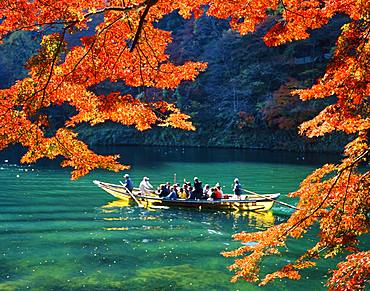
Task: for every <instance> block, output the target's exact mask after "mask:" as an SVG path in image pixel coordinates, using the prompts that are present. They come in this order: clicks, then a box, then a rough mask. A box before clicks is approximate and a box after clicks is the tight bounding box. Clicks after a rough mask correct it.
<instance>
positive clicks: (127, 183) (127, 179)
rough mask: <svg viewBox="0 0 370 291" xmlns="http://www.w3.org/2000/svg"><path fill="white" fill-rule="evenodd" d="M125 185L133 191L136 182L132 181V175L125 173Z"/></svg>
mask: <svg viewBox="0 0 370 291" xmlns="http://www.w3.org/2000/svg"><path fill="white" fill-rule="evenodd" d="M124 177H125V185H124V186H125V187H126V188H127V189H128V190H129V191H130V192H132V190H133V189H134V184H133V183H132V181H131V179H130V176H129V174H125V176H124Z"/></svg>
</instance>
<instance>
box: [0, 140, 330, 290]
mask: <svg viewBox="0 0 370 291" xmlns="http://www.w3.org/2000/svg"><path fill="white" fill-rule="evenodd" d="M98 150H100V151H101V152H110V153H113V152H115V153H119V152H121V156H122V161H125V162H128V163H130V164H131V165H132V169H131V170H130V171H129V173H130V175H131V176H132V177H133V181H134V182H135V183H136V184H138V183H139V181H140V179H141V178H142V177H143V176H144V175H145V176H148V177H150V180H151V182H152V184H154V185H157V184H158V183H160V182H164V181H167V180H168V181H172V180H173V174H174V173H176V174H177V180H178V181H182V180H183V178H186V179H188V180H190V179H192V177H194V176H198V177H199V178H200V179H201V180H202V181H203V182H206V183H209V184H211V185H212V184H214V183H216V182H220V183H221V184H222V185H224V186H225V187H224V192H229V191H230V190H231V183H232V180H233V179H234V178H235V177H239V179H240V181H241V183H242V184H243V186H244V187H245V188H248V189H250V190H254V191H257V192H262V193H264V192H267V193H274V192H281V193H282V197H281V201H285V202H290V203H292V201H291V200H290V199H288V198H286V197H285V196H286V194H287V193H288V192H290V191H294V190H295V189H296V188H297V186H298V185H299V182H300V180H301V179H302V178H304V177H305V176H306V175H307V174H308V173H309V172H310V171H312V170H313V169H314V168H315V167H317V166H318V165H320V164H322V163H324V162H326V161H328V160H333V159H335V157H328V156H323V155H310V156H307V155H306V156H302V154H286V153H283V152H267V151H242V150H226V149H207V150H202V149H181V148H178V149H174V148H170V149H169V148H149V147H128V148H111V149H105V150H104V151H103V149H98ZM17 160H18V157H17V155H15V154H14V152H11V151H6V152H3V153H1V156H0V290H27V289H31V290H84V289H85V290H257V289H258V290H261V288H260V287H257V286H256V285H253V284H249V283H246V282H243V281H239V282H238V283H236V284H233V283H230V282H229V280H230V278H231V275H232V273H231V272H229V271H228V269H227V268H226V267H227V266H228V265H230V264H231V263H232V261H233V259H231V258H224V257H222V256H221V255H220V252H222V251H224V250H228V249H233V248H236V247H238V246H240V244H239V242H236V241H233V240H232V238H231V235H232V234H234V233H237V232H240V231H257V230H261V229H266V227H268V226H271V225H273V224H277V223H281V222H282V221H284V220H286V219H287V218H288V217H289V214H290V213H291V210H290V209H287V208H283V207H280V206H279V205H276V206H274V207H273V210H272V212H269V213H265V214H255V213H244V214H240V213H239V214H238V213H236V214H234V213H223V212H216V213H214V212H209V211H208V212H207V211H194V210H192V211H190V210H181V209H170V210H156V211H149V210H146V209H141V208H138V207H126V206H125V205H122V203H121V204H120V203H118V202H117V201H116V199H115V198H114V197H112V196H110V195H109V194H107V193H105V192H103V191H102V190H101V189H99V188H97V187H96V186H95V185H94V184H93V183H92V181H93V180H95V179H97V180H102V181H106V182H113V183H116V182H118V180H122V175H123V174H122V173H119V174H116V173H110V172H105V171H101V170H99V171H95V172H93V173H91V174H89V175H88V176H86V177H83V178H82V179H80V180H79V181H77V182H71V181H70V179H69V172H68V170H65V169H60V168H59V167H58V166H57V164H56V163H50V162H46V161H42V162H41V163H40V164H39V165H36V166H35V165H32V166H24V165H22V166H20V165H18V164H17ZM310 235H311V236H313V235H314V234H310ZM310 244H312V239H309V240H308V241H306V242H290V243H289V246H290V247H291V251H290V252H289V253H287V254H286V256H284V257H276V258H273V259H268V260H266V261H264V263H263V265H264V268H265V269H264V270H267V271H268V270H272V268H276V267H277V266H281V265H282V264H283V263H286V262H287V261H289V260H291V259H294V258H295V257H296V256H299V255H300V254H301V252H302V250H303V249H304V248H305V247H307V246H308V245H310ZM330 266H331V267H333V266H334V265H333V262H330V261H324V262H321V263H320V264H319V265H318V267H317V268H313V269H311V270H309V271H305V272H303V280H301V281H298V282H297V281H286V280H281V281H276V282H275V283H273V284H270V285H268V286H267V287H264V288H262V289H263V290H287V289H293V288H294V289H297V290H307V289H309V290H321V289H324V287H323V283H324V282H325V281H326V272H325V270H326V269H327V268H328V267H330Z"/></svg>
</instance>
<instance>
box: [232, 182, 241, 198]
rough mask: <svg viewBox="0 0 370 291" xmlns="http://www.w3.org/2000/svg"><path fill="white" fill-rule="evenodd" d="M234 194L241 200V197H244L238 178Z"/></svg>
mask: <svg viewBox="0 0 370 291" xmlns="http://www.w3.org/2000/svg"><path fill="white" fill-rule="evenodd" d="M233 191H234V194H235V195H236V196H238V198H239V199H240V195H242V185H241V184H240V182H239V179H238V178H235V179H234V188H233Z"/></svg>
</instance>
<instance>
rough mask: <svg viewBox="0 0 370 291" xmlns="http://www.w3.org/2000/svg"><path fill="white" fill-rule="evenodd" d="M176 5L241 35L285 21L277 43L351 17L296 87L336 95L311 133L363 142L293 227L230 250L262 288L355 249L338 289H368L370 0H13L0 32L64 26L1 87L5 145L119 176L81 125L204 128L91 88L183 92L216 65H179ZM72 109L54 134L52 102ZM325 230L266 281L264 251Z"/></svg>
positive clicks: (309, 95)
mask: <svg viewBox="0 0 370 291" xmlns="http://www.w3.org/2000/svg"><path fill="white" fill-rule="evenodd" d="M174 11H178V13H179V14H180V15H182V16H183V17H184V18H190V17H192V16H194V17H199V16H200V15H202V14H204V13H206V14H207V15H210V16H214V17H217V18H220V19H227V20H229V22H230V25H231V27H232V28H233V29H235V30H237V31H239V32H240V33H241V34H246V33H250V32H253V31H254V30H255V29H256V26H257V25H258V24H260V23H262V22H264V21H265V20H266V19H267V18H269V20H270V21H271V20H272V21H273V23H274V24H273V26H272V27H271V28H270V29H269V31H268V32H267V33H266V35H265V36H264V40H265V43H266V44H267V45H270V46H276V45H280V44H284V43H287V42H290V41H295V40H302V39H305V38H308V37H309V36H310V34H309V33H310V31H312V30H314V29H318V28H320V27H322V26H323V25H325V24H327V23H328V22H329V21H330V19H331V18H333V17H334V16H336V15H338V14H345V15H346V16H347V17H348V23H347V24H345V25H344V26H343V27H342V32H341V35H340V36H339V38H338V40H337V45H336V48H335V51H334V54H333V56H332V60H331V62H330V64H329V65H328V67H327V70H326V73H325V75H324V76H323V77H322V78H320V79H319V80H318V81H317V83H316V84H315V85H314V86H312V87H311V88H309V89H300V90H296V91H294V92H293V93H295V94H298V95H299V96H300V98H301V99H302V100H311V99H318V98H321V99H322V98H328V97H333V96H335V102H334V103H333V104H331V105H329V106H327V107H326V108H325V109H324V110H323V111H322V112H320V113H319V114H318V115H317V116H316V117H314V118H313V119H311V120H309V121H306V122H304V123H303V124H302V125H301V126H300V132H301V134H303V135H306V136H307V137H314V136H322V135H325V134H328V133H330V132H334V131H341V132H344V133H347V134H350V135H351V136H352V137H353V141H352V142H350V143H349V144H348V145H347V146H346V148H345V150H344V158H343V160H342V161H341V163H339V164H337V165H334V164H328V165H325V166H323V167H322V168H320V169H318V170H316V171H315V172H313V173H312V174H311V175H309V176H308V177H307V178H306V179H305V180H304V181H303V182H302V184H301V185H300V188H299V189H298V190H297V191H296V192H295V193H292V194H291V196H292V197H299V199H300V200H299V203H298V205H297V207H298V208H299V210H297V211H295V212H294V213H293V214H292V215H291V217H290V218H289V220H288V221H287V222H285V223H281V224H279V225H276V226H274V227H271V228H270V229H268V230H267V231H263V232H257V233H239V234H236V235H235V239H238V240H241V241H242V242H244V243H248V242H257V243H254V244H251V245H246V246H242V247H241V248H239V249H237V250H235V251H231V252H227V253H225V255H226V256H240V257H241V258H238V259H236V260H235V263H234V264H233V265H232V266H231V267H230V268H231V269H232V270H235V272H236V273H235V276H234V278H233V280H237V279H238V278H240V277H241V278H244V279H246V280H249V281H258V280H261V279H262V280H261V282H260V284H261V285H264V284H266V283H268V282H269V281H271V280H273V279H275V278H290V279H299V278H300V273H299V270H300V269H303V268H307V267H311V266H313V265H315V260H316V259H318V258H320V257H330V256H335V255H337V254H339V253H343V252H346V253H348V256H347V258H346V259H345V260H344V261H343V262H342V263H340V264H339V265H338V270H336V271H334V272H333V275H332V277H331V279H330V280H329V281H328V286H329V288H330V289H333V290H334V289H341V290H351V289H361V288H364V286H365V284H366V282H367V278H368V274H369V269H370V266H369V264H370V254H369V251H367V250H364V251H361V252H360V251H359V250H358V245H359V240H358V237H359V236H360V235H362V234H365V233H367V232H368V231H369V226H370V225H369V217H368V213H369V210H370V199H369V191H370V175H369V174H370V173H369V171H368V168H367V167H366V163H367V159H368V158H369V146H368V144H369V143H368V131H369V128H370V115H369V111H370V104H369V95H370V94H369V93H370V85H369V79H370V76H369V67H370V64H369V62H370V56H369V51H370V44H369V38H370V2H369V1H366V0H330V1H329V0H322V1H304V0H303V1H295V0H284V1H282V0H279V1H277V0H263V1H262V0H235V1H225V0H213V1H212V0H209V1H207V0H203V1H201V0H185V1H165V0H145V1H144V0H142V1H133V0H126V1H122V0H120V1H116V0H112V1H103V0H92V1H84V0H78V1H77V0H59V1H53V0H43V1H39V0H34V1H27V0H3V1H1V2H0V13H1V22H0V38H2V39H4V38H6V37H7V36H8V35H9V34H11V33H12V32H13V31H16V30H33V31H40V32H43V31H47V30H48V29H49V30H50V28H53V33H51V34H45V35H44V37H43V39H42V42H41V47H40V49H39V51H38V53H37V54H36V55H35V56H33V57H32V58H31V59H30V60H29V62H28V63H27V68H28V70H29V75H28V77H27V78H25V79H23V80H20V81H18V82H16V83H15V84H14V85H13V86H11V87H10V88H8V89H4V90H1V91H0V99H1V102H0V115H1V118H0V149H3V148H5V147H7V146H8V145H10V144H14V143H20V144H22V145H23V146H25V147H27V148H28V152H27V153H26V154H25V156H24V157H23V159H22V161H23V162H35V161H36V160H38V159H39V158H42V157H48V158H54V157H56V156H58V155H60V156H63V157H64V158H65V160H64V162H63V163H62V166H70V167H73V168H74V171H73V173H72V178H77V177H79V176H81V175H84V174H86V173H87V172H88V171H90V170H92V169H94V168H97V167H100V168H106V169H111V170H114V171H118V170H122V169H124V168H125V166H122V165H120V164H119V163H118V162H117V157H115V156H108V157H103V156H100V155H97V154H95V153H93V152H92V151H90V150H89V149H88V148H87V146H86V145H85V144H84V143H83V142H81V141H79V140H78V139H77V135H76V133H74V132H73V128H74V127H75V126H76V125H77V124H79V123H82V122H86V123H90V124H91V125H95V124H98V123H102V122H104V121H107V120H112V121H114V122H118V123H121V124H124V125H132V126H135V127H136V128H137V129H138V130H146V129H149V128H151V127H152V126H153V125H155V124H157V125H160V126H173V127H178V128H182V129H186V130H193V129H194V127H193V126H192V124H191V122H190V121H189V116H187V115H186V114H184V113H181V112H180V111H179V110H178V109H177V108H176V107H175V106H173V105H171V104H168V103H165V102H162V101H160V100H152V99H150V98H149V97H148V96H145V97H146V98H144V100H143V99H139V98H136V96H132V95H130V94H121V93H120V92H114V93H111V94H109V95H107V96H105V95H99V96H98V95H96V94H95V93H94V92H93V91H92V90H91V88H92V87H93V86H95V85H98V84H99V83H102V82H104V81H106V80H109V81H111V82H116V81H124V82H125V84H126V85H128V86H132V87H139V88H150V87H151V88H163V89H171V88H176V87H177V86H178V85H179V84H180V82H182V81H184V80H194V79H195V78H196V77H197V75H198V74H199V73H200V72H201V71H203V70H205V68H206V64H204V63H200V62H191V61H189V62H185V63H184V64H181V65H176V64H174V63H172V62H171V61H170V58H169V56H168V55H167V54H166V47H167V45H168V44H169V43H170V42H171V34H170V32H168V31H164V30H161V29H159V28H157V25H156V23H157V22H158V21H160V20H161V19H162V18H163V17H164V16H165V15H167V14H169V13H172V12H174ZM92 19H94V20H95V21H100V23H99V24H98V25H97V26H96V27H95V33H94V34H93V35H92V36H86V37H83V38H82V39H81V45H79V46H74V47H70V46H69V44H68V43H67V41H66V35H67V34H70V33H74V32H75V31H77V30H84V29H88V23H89V21H91V20H92ZM225 86H227V84H225ZM281 89H282V90H283V89H284V88H281ZM60 104H69V105H70V106H72V107H74V108H75V110H76V114H75V115H74V116H72V117H71V118H70V120H68V121H67V122H66V124H65V127H63V128H59V129H57V130H55V131H54V132H53V134H52V135H51V136H50V135H46V130H47V128H48V126H49V123H48V116H47V114H45V110H44V109H46V108H48V107H50V106H55V105H60ZM360 166H362V168H360V169H359V167H360ZM314 225H318V226H319V228H320V232H319V236H318V238H317V242H316V244H315V246H314V247H312V248H311V249H308V250H307V251H306V252H305V253H303V254H301V256H299V257H297V259H296V261H295V262H292V263H289V264H288V265H286V266H284V267H282V268H281V269H279V270H277V271H276V272H273V273H272V274H268V275H267V276H265V277H264V278H260V277H259V276H260V267H259V265H260V263H261V261H262V260H263V258H264V257H266V256H270V255H277V254H280V253H281V251H282V250H284V249H285V248H287V246H286V240H287V239H289V238H295V239H300V238H302V237H304V235H305V233H306V232H307V231H309V230H310V228H311V227H312V226H314ZM349 253H352V254H349Z"/></svg>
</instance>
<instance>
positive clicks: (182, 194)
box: [177, 187, 188, 199]
mask: <svg viewBox="0 0 370 291" xmlns="http://www.w3.org/2000/svg"><path fill="white" fill-rule="evenodd" d="M177 195H178V196H179V198H181V199H186V198H188V195H187V194H186V192H185V191H184V188H182V187H181V188H180V189H179V191H178V192H177Z"/></svg>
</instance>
